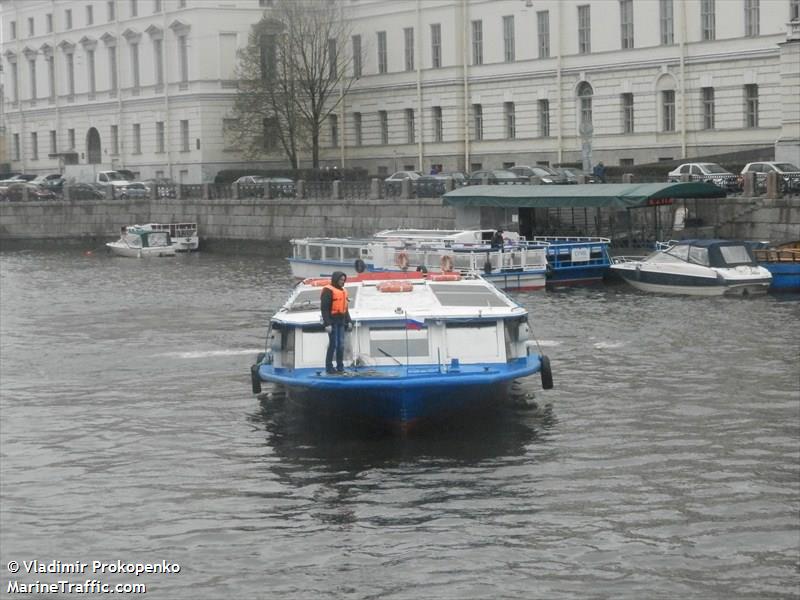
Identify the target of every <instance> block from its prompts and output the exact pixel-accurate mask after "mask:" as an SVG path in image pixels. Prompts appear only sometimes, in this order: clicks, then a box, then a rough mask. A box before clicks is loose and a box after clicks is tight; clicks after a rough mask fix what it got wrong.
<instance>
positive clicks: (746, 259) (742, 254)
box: [719, 245, 754, 267]
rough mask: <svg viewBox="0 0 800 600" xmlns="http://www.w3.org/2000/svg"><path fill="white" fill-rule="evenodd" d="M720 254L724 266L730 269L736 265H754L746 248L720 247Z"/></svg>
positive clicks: (742, 246)
mask: <svg viewBox="0 0 800 600" xmlns="http://www.w3.org/2000/svg"><path fill="white" fill-rule="evenodd" d="M719 251H720V254H722V260H723V261H725V264H726V265H728V266H731V267H734V266H736V265H752V264H754V261H753V258H752V257H751V256H750V252H748V250H747V248H746V247H745V246H744V245H741V246H720V247H719Z"/></svg>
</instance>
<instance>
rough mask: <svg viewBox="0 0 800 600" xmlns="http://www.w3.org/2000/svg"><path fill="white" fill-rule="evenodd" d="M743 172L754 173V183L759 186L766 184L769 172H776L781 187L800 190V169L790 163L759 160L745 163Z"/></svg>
mask: <svg viewBox="0 0 800 600" xmlns="http://www.w3.org/2000/svg"><path fill="white" fill-rule="evenodd" d="M745 173H755V174H756V183H758V184H759V186H764V185H766V181H767V175H768V174H769V173H777V174H778V176H779V177H780V180H781V181H782V183H781V188H782V189H784V190H789V191H794V192H796V191H800V169H798V168H797V167H796V166H794V165H793V164H792V163H785V162H774V161H761V162H751V163H747V164H746V165H745V166H744V169H742V175H744V174H745Z"/></svg>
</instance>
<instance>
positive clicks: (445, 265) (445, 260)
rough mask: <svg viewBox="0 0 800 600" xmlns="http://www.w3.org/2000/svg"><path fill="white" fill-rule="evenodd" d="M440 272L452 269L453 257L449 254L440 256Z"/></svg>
mask: <svg viewBox="0 0 800 600" xmlns="http://www.w3.org/2000/svg"><path fill="white" fill-rule="evenodd" d="M441 266H442V273H449V272H450V271H452V270H453V257H452V256H450V255H449V254H445V255H444V256H442V260H441Z"/></svg>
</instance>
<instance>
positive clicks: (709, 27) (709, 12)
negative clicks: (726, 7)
mask: <svg viewBox="0 0 800 600" xmlns="http://www.w3.org/2000/svg"><path fill="white" fill-rule="evenodd" d="M714 3H715V0H700V27H701V29H702V34H703V40H706V41H708V40H715V39H717V32H716V21H717V19H716V7H715V5H714Z"/></svg>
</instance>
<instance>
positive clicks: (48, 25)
mask: <svg viewBox="0 0 800 600" xmlns="http://www.w3.org/2000/svg"><path fill="white" fill-rule="evenodd" d="M44 26H45V30H46V32H47V33H53V13H47V14H46V15H45V16H44Z"/></svg>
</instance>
